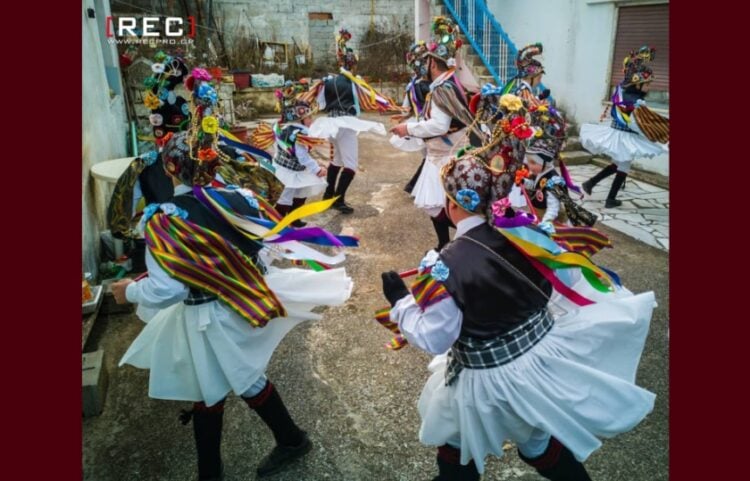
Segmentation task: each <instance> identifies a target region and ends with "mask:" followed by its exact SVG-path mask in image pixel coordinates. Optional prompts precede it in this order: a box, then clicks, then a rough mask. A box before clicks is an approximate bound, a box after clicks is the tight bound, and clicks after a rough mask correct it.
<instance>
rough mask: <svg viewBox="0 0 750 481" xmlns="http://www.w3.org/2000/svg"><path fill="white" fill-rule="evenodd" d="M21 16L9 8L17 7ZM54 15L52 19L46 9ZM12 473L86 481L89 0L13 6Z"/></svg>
mask: <svg viewBox="0 0 750 481" xmlns="http://www.w3.org/2000/svg"><path fill="white" fill-rule="evenodd" d="M13 9H14V10H16V11H9V10H13ZM42 11H43V14H40V13H42ZM3 18H4V19H5V22H4V29H3V32H4V33H5V35H3V38H2V42H1V43H0V45H2V48H3V53H4V56H3V65H4V67H5V75H3V81H2V83H3V90H4V91H5V93H6V94H5V95H4V96H3V102H4V103H10V104H12V105H5V106H4V107H3V109H2V110H3V116H4V117H5V122H3V131H4V135H3V137H4V142H3V144H4V147H5V148H6V149H7V150H6V152H5V154H4V155H3V156H2V162H3V170H4V172H5V173H6V176H5V179H4V182H3V187H2V198H3V203H2V205H3V221H2V226H3V229H2V231H3V235H2V236H0V237H1V238H2V239H3V240H2V242H3V244H4V248H3V249H2V253H3V254H2V259H3V267H2V272H3V273H4V274H5V283H4V285H5V286H6V287H5V288H4V289H3V290H4V291H5V295H4V296H3V297H4V301H3V305H4V306H5V308H4V310H5V311H6V312H5V315H4V316H3V321H4V322H3V325H4V329H3V335H2V338H3V341H4V342H3V349H2V351H3V357H4V362H3V364H4V373H6V377H5V378H4V379H3V396H2V397H3V401H4V403H5V406H4V409H3V413H4V419H5V421H4V423H3V424H4V427H3V433H4V434H3V436H4V437H5V443H4V445H5V446H6V447H5V448H4V449H3V451H4V455H3V463H2V465H3V466H2V470H1V472H2V474H1V475H0V478H3V479H56V480H68V479H78V480H80V479H81V408H80V406H81V391H80V388H79V385H80V382H81V377H80V374H79V372H80V371H79V370H80V367H81V357H80V351H79V346H80V331H79V329H80V328H79V324H80V322H81V318H80V307H79V306H78V303H77V300H78V295H79V293H78V282H79V281H80V279H79V277H80V276H81V261H80V256H81V254H80V252H81V188H80V187H79V186H80V185H81V184H79V182H80V181H81V167H80V166H81V128H80V125H81V73H80V72H81V41H80V35H81V34H80V33H79V32H81V30H80V29H81V21H82V18H83V19H85V18H86V8H85V6H84V5H81V4H73V3H69V2H68V3H66V2H51V3H49V4H44V5H41V4H34V5H32V4H29V3H18V4H15V5H13V6H11V5H8V6H6V8H5V10H4V12H3Z"/></svg>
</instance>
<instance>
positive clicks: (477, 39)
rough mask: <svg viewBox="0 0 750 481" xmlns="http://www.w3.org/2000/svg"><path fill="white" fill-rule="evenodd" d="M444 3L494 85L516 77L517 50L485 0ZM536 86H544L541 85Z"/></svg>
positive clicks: (541, 87) (540, 87)
mask: <svg viewBox="0 0 750 481" xmlns="http://www.w3.org/2000/svg"><path fill="white" fill-rule="evenodd" d="M443 3H444V4H445V8H446V9H447V10H448V12H449V13H450V14H451V16H452V17H453V19H454V20H455V21H456V23H458V26H459V27H461V31H462V32H463V33H464V35H466V38H467V39H468V40H469V43H470V44H471V46H472V47H474V51H475V52H476V54H477V55H478V56H479V58H480V59H481V60H482V63H484V65H485V66H486V67H487V70H489V72H490V75H492V77H493V78H494V79H495V85H497V86H498V87H502V86H504V85H505V84H506V83H507V82H508V80H510V79H512V78H513V77H515V76H516V74H517V73H518V69H517V68H516V55H517V54H518V49H517V48H516V46H515V44H514V43H513V42H512V41H511V40H510V37H508V34H507V33H505V30H503V27H502V26H500V24H499V23H498V21H497V20H496V19H495V16H494V15H492V13H491V12H490V11H489V9H488V8H487V3H486V2H485V1H484V0H444V1H443ZM538 88H539V89H540V90H543V89H544V88H545V87H544V85H543V84H540V85H539V87H538Z"/></svg>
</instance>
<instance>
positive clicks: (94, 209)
mask: <svg viewBox="0 0 750 481" xmlns="http://www.w3.org/2000/svg"><path fill="white" fill-rule="evenodd" d="M95 3H96V5H95ZM88 8H94V9H95V12H96V13H95V15H96V17H95V18H89V17H88V16H87V14H86V10H87V9H88ZM107 15H109V5H108V3H107V1H106V0H104V1H103V2H100V1H97V2H95V1H94V0H84V2H83V9H82V12H81V16H82V17H83V35H82V37H83V40H82V43H83V45H82V51H81V55H82V58H83V86H82V93H83V104H82V107H83V119H82V120H83V137H82V166H81V167H82V168H81V185H82V188H81V216H82V221H83V222H82V233H81V236H82V261H83V263H82V268H83V270H84V271H86V272H92V273H96V272H97V271H98V264H99V259H98V257H99V256H98V254H99V234H100V232H101V231H102V230H104V229H106V225H105V224H106V219H105V212H106V206H107V202H108V201H109V195H110V192H109V190H110V189H109V188H108V186H106V185H104V184H103V183H102V182H101V181H98V180H95V179H94V178H93V177H91V175H90V173H89V172H90V169H91V166H93V165H94V164H95V163H97V162H101V161H103V160H108V159H116V158H119V157H125V156H127V127H128V126H127V115H126V113H125V103H124V101H123V98H122V95H114V96H111V94H110V84H109V83H108V81H107V71H108V69H109V71H110V72H111V71H112V68H113V67H116V65H111V64H110V65H107V63H106V62H105V60H104V58H105V55H104V50H103V49H105V48H108V47H109V45H107V44H106V43H102V42H101V37H103V36H104V35H103V33H102V34H101V35H100V27H101V26H103V19H104V18H105V17H106V16H107ZM107 57H109V58H115V59H116V58H117V56H116V55H115V56H114V57H112V55H111V52H110V53H109V55H107ZM115 78H117V80H118V81H119V78H118V77H115ZM113 86H114V87H116V85H113ZM112 90H114V89H112ZM120 92H122V88H120Z"/></svg>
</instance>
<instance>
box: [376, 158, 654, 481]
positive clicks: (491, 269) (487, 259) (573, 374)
mask: <svg viewBox="0 0 750 481" xmlns="http://www.w3.org/2000/svg"><path fill="white" fill-rule="evenodd" d="M517 160H518V159H517ZM498 179H499V177H496V176H495V174H494V173H493V172H492V171H491V170H489V169H488V168H487V166H486V164H485V162H484V161H483V160H480V159H478V158H476V157H474V156H472V155H471V154H468V153H467V154H464V156H462V157H461V158H458V159H453V160H451V162H450V163H448V164H447V165H446V166H445V167H444V168H443V170H442V182H443V186H444V188H445V192H446V195H447V199H446V209H447V212H448V216H449V217H450V218H451V220H452V221H453V222H454V223H455V224H456V237H455V239H454V240H453V241H452V242H451V243H450V244H448V245H447V246H446V247H444V248H443V250H442V251H441V252H440V253H437V252H435V251H431V252H429V253H428V254H427V256H426V257H425V258H424V259H423V260H422V262H421V263H420V268H419V273H418V278H417V281H415V283H414V285H413V286H412V293H410V292H409V290H407V288H406V286H405V285H404V282H403V281H402V280H401V278H400V277H399V275H398V274H397V273H396V272H393V271H390V272H386V273H383V275H382V278H383V292H384V294H385V296H386V298H387V299H388V300H389V302H390V303H391V306H392V307H391V310H390V319H391V320H392V322H396V323H398V328H399V329H400V332H401V333H403V335H404V336H405V337H406V339H407V340H408V342H409V343H410V344H413V345H415V346H417V347H419V348H420V349H423V350H425V351H427V352H429V353H431V354H435V355H436V357H435V358H434V359H433V361H432V362H431V363H430V365H429V369H430V371H432V375H431V376H430V378H429V380H428V381H427V383H426V385H425V387H424V389H423V391H422V394H421V396H420V399H419V403H418V408H419V414H420V416H421V418H422V425H421V428H420V431H419V437H420V441H421V442H422V443H424V444H426V445H430V446H438V454H437V464H438V469H439V475H438V476H437V477H436V478H434V481H459V480H460V481H473V480H478V479H480V473H482V472H483V471H484V467H485V465H484V460H485V457H486V456H487V455H488V454H493V455H495V456H498V457H500V456H503V443H504V441H505V440H506V439H510V440H512V441H514V442H515V443H516V445H517V446H518V449H519V454H520V457H521V459H522V460H523V461H524V462H526V463H528V464H529V465H531V466H533V467H534V468H535V469H536V470H537V471H538V472H539V474H541V475H542V476H544V477H545V478H547V479H550V480H557V481H572V480H576V481H587V480H590V477H589V476H588V474H587V472H586V469H585V468H584V466H583V464H582V462H583V461H585V460H586V458H588V456H589V455H590V454H591V453H592V452H594V451H595V450H596V449H598V448H599V447H600V446H601V441H600V440H599V439H600V438H609V437H612V436H615V435H617V434H619V433H622V432H626V431H629V430H630V429H632V428H634V427H635V426H636V425H637V424H638V423H639V422H640V421H641V420H642V419H643V418H644V417H645V416H646V415H647V414H648V413H649V412H650V411H651V410H652V409H653V405H654V395H653V394H652V393H651V392H649V391H646V390H645V389H642V388H640V387H638V386H637V385H636V384H635V383H634V380H635V374H636V369H637V367H638V361H639V359H640V356H641V353H642V350H643V346H644V342H645V338H646V335H647V333H648V328H649V322H650V319H651V315H652V311H653V308H654V305H655V302H654V295H653V293H652V292H647V293H644V294H639V295H633V294H632V293H630V292H629V291H627V289H625V288H623V287H621V286H619V285H618V284H617V282H616V281H615V280H614V279H613V278H612V277H610V276H609V274H607V273H606V272H604V271H603V270H602V269H601V268H598V267H596V266H595V265H593V264H591V262H590V261H589V260H588V258H586V257H584V256H581V255H577V254H573V253H570V252H564V251H563V250H562V249H560V248H559V246H557V245H556V244H555V243H554V242H553V241H552V240H550V239H548V238H547V237H546V236H544V235H542V234H540V233H539V232H537V231H536V230H535V229H533V228H528V227H520V228H512V229H495V228H493V227H491V226H490V225H488V222H487V221H488V216H491V214H489V211H490V210H491V209H490V206H491V205H492V203H493V202H494V196H493V192H501V191H507V188H498V187H497V186H496V185H495V183H496V182H497V181H498ZM566 263H568V265H565V264H566ZM563 267H564V268H563ZM561 271H565V272H564V273H567V271H578V274H577V277H578V278H579V279H581V280H580V281H579V282H577V283H572V286H573V289H574V290H573V289H571V288H570V287H569V286H570V285H571V283H570V280H571V279H575V277H576V276H571V275H570V274H571V273H567V274H568V275H566V276H565V278H566V279H568V283H567V284H566V283H565V282H561V277H562V273H563V272H561ZM581 271H585V272H586V276H581V275H580V272H581ZM584 277H585V278H586V280H583V278H584ZM589 282H590V283H591V284H590V285H589ZM592 286H593V287H594V288H595V289H594V288H592ZM602 290H603V291H606V292H600V291H602ZM563 294H564V295H565V296H568V297H569V298H566V299H565V302H563V299H562V295H563ZM561 307H562V308H563V311H562V312H561V313H560V314H553V313H552V311H553V310H557V311H558V312H559V309H560V308H561ZM565 308H567V309H565ZM498 313H502V315H498ZM446 351H448V352H446ZM582 389H584V390H585V392H582V391H581V390H582Z"/></svg>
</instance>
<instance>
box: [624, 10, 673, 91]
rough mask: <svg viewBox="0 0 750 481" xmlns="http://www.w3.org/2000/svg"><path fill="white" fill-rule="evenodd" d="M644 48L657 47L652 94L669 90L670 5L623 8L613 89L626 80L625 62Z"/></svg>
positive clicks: (652, 65) (652, 64)
mask: <svg viewBox="0 0 750 481" xmlns="http://www.w3.org/2000/svg"><path fill="white" fill-rule="evenodd" d="M643 45H648V46H649V47H654V48H656V59H655V60H654V61H653V62H651V68H653V69H654V81H653V82H652V83H651V88H650V90H651V91H652V92H667V91H669V4H666V3H665V4H661V5H643V6H637V7H620V8H619V13H618V19H617V33H616V35H615V52H614V56H613V65H612V77H611V79H610V83H611V85H612V87H614V86H615V85H617V84H618V83H620V82H621V81H622V78H623V77H622V75H623V73H622V61H623V59H624V58H625V57H626V56H627V55H628V54H629V53H630V51H631V50H634V49H635V50H637V49H638V48H640V47H641V46H643Z"/></svg>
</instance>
